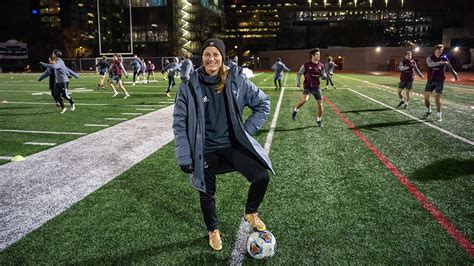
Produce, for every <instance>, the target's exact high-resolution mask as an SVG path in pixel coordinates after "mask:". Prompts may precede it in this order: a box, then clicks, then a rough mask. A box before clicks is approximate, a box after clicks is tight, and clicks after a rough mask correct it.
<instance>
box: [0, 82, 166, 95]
mask: <svg viewBox="0 0 474 266" xmlns="http://www.w3.org/2000/svg"><path fill="white" fill-rule="evenodd" d="M22 86H23V84H22ZM153 88H161V87H153ZM166 88H168V87H167V86H166V87H163V89H166ZM0 92H2V93H31V95H41V94H40V93H45V94H50V93H51V92H49V91H48V92H46V91H33V90H28V91H24V90H18V91H15V90H0ZM112 92H113V91H112V90H109V89H107V90H101V91H96V90H91V89H90V90H77V91H74V90H71V89H69V90H68V93H83V94H88V93H90V94H106V93H110V94H112ZM133 94H136V95H142V94H145V95H162V94H163V93H162V92H160V91H157V92H151V91H142V92H133Z"/></svg>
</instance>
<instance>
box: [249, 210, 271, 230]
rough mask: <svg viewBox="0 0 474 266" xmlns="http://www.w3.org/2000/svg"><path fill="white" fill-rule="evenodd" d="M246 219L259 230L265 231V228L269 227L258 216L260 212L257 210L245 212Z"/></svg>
mask: <svg viewBox="0 0 474 266" xmlns="http://www.w3.org/2000/svg"><path fill="white" fill-rule="evenodd" d="M244 219H245V221H247V222H248V223H249V224H250V226H252V227H253V228H255V229H257V231H265V229H267V227H266V226H265V224H264V223H263V222H262V220H260V218H258V213H256V212H254V213H249V214H245V215H244Z"/></svg>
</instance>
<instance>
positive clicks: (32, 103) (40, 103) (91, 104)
mask: <svg viewBox="0 0 474 266" xmlns="http://www.w3.org/2000/svg"><path fill="white" fill-rule="evenodd" d="M1 103H2V104H26V105H55V103H50V102H48V103H45V102H4V101H3V102H1ZM166 103H168V102H166ZM75 105H77V106H79V105H82V106H131V107H161V106H162V105H156V104H124V105H122V104H108V103H75Z"/></svg>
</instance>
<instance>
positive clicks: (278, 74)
mask: <svg viewBox="0 0 474 266" xmlns="http://www.w3.org/2000/svg"><path fill="white" fill-rule="evenodd" d="M272 70H273V71H274V75H273V83H274V84H275V90H278V89H280V90H281V79H282V78H283V71H286V72H290V71H291V69H289V68H287V67H286V66H285V64H283V62H282V61H281V58H277V60H276V62H275V64H273V66H272ZM277 81H278V84H277Z"/></svg>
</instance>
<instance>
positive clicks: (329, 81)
mask: <svg viewBox="0 0 474 266" xmlns="http://www.w3.org/2000/svg"><path fill="white" fill-rule="evenodd" d="M329 83H331V86H333V87H334V84H333V83H332V74H328V75H327V77H326V87H327V86H328V85H329Z"/></svg>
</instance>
